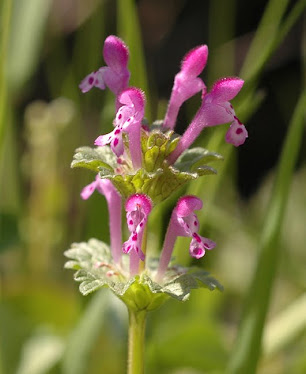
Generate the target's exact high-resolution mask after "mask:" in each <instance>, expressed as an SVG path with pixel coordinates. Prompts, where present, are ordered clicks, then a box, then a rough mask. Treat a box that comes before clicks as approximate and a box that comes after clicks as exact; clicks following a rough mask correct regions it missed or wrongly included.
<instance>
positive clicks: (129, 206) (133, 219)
mask: <svg viewBox="0 0 306 374" xmlns="http://www.w3.org/2000/svg"><path fill="white" fill-rule="evenodd" d="M125 210H126V212H127V213H126V221H127V225H128V229H129V231H130V233H131V235H130V237H129V239H128V240H127V241H126V242H124V243H123V247H122V250H123V252H124V253H130V252H135V253H137V255H138V258H135V257H134V259H132V258H131V259H130V268H131V273H134V274H136V273H137V272H138V264H139V259H140V260H142V261H144V260H145V254H144V253H143V251H142V249H141V247H142V237H143V233H144V229H145V226H146V223H147V220H148V215H149V214H150V212H151V210H152V202H151V200H150V198H149V197H148V196H146V195H143V194H135V195H132V196H130V197H129V198H128V200H127V202H126V204H125ZM132 260H133V263H132Z"/></svg>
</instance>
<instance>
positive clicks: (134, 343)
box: [128, 309, 147, 374]
mask: <svg viewBox="0 0 306 374" xmlns="http://www.w3.org/2000/svg"><path fill="white" fill-rule="evenodd" d="M146 315H147V312H146V311H145V310H140V311H134V310H131V309H129V352H128V374H143V373H144V347H145V325H146Z"/></svg>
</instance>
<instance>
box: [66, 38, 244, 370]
mask: <svg viewBox="0 0 306 374" xmlns="http://www.w3.org/2000/svg"><path fill="white" fill-rule="evenodd" d="M103 56H104V60H105V62H106V63H107V66H106V67H101V68H100V69H99V70H97V71H95V72H92V73H90V74H89V75H88V76H87V77H85V79H84V80H83V81H82V82H81V84H80V89H81V91H82V92H87V91H89V90H90V89H91V88H93V87H97V88H100V89H102V90H103V89H105V88H106V87H108V88H109V89H110V90H111V91H112V92H113V93H114V94H115V96H116V102H115V106H116V115H115V119H114V122H113V124H114V130H113V131H111V132H110V133H109V134H106V135H100V136H98V137H97V139H96V140H95V142H94V144H95V146H96V147H95V148H91V147H81V148H78V149H77V150H76V153H75V155H74V159H73V161H72V165H71V166H72V167H73V168H74V167H82V168H87V169H89V170H91V171H93V172H94V173H95V174H96V176H95V179H94V181H93V182H92V183H90V184H89V185H88V186H86V187H84V189H83V190H82V192H81V197H82V198H83V199H88V198H89V197H90V196H91V194H92V193H93V192H94V191H95V190H97V191H98V192H99V193H100V194H102V195H104V196H105V198H106V201H107V204H108V209H109V226H110V238H111V240H110V241H111V242H110V246H109V245H107V244H105V243H103V242H102V241H99V240H97V239H91V240H89V241H88V242H87V243H84V242H82V243H74V244H72V246H71V248H70V249H69V250H68V251H66V252H65V255H66V256H67V257H68V258H70V260H69V261H68V262H67V263H66V268H70V269H74V270H77V272H76V273H75V280H76V281H78V282H81V284H80V291H81V292H82V294H84V295H87V294H89V293H91V292H93V291H95V290H97V289H99V288H101V287H109V288H110V289H111V290H112V291H113V292H114V293H115V294H116V295H117V296H118V297H119V298H120V299H121V300H122V301H123V302H124V303H125V304H126V305H127V307H128V310H129V316H130V334H129V335H130V338H129V373H141V372H142V370H143V339H144V323H145V316H146V313H147V312H148V311H150V310H153V309H156V308H157V307H159V306H160V305H161V304H162V303H163V302H164V301H165V300H167V299H168V298H170V297H172V298H175V299H177V300H180V301H185V300H187V299H188V297H189V295H190V292H191V290H192V289H195V288H199V287H201V288H208V289H210V290H214V289H220V290H222V286H221V285H220V284H219V282H218V281H217V280H216V279H214V278H213V277H212V276H210V274H209V273H208V272H206V271H203V270H201V269H198V268H195V267H192V268H184V267H182V266H179V265H173V264H172V263H171V256H172V252H173V248H174V244H175V241H176V238H177V237H178V236H185V237H190V238H191V242H190V246H189V253H190V255H191V256H192V257H194V258H196V259H200V258H201V257H203V256H204V255H205V253H206V250H211V249H213V248H214V247H215V246H216V243H215V242H213V241H212V240H210V239H208V238H205V237H202V236H200V235H199V234H198V231H199V221H198V218H197V215H196V213H195V212H196V211H197V210H200V209H202V205H203V204H202V201H201V200H200V199H199V198H198V197H196V196H191V195H189V196H183V197H181V198H180V199H179V200H178V202H177V204H176V206H175V208H174V210H173V212H172V215H171V218H170V222H169V226H168V229H167V232H166V235H165V239H164V244H163V248H162V251H161V256H160V259H159V260H158V259H154V258H150V257H148V254H150V252H149V251H150V248H147V228H148V220H149V218H150V213H151V211H152V209H154V207H155V206H156V205H157V204H159V203H160V202H161V201H163V200H165V199H167V198H168V197H169V196H170V195H171V194H172V193H173V192H174V191H176V190H177V189H178V188H179V187H181V186H182V185H183V184H185V183H187V182H188V181H190V180H193V179H197V178H199V177H201V176H205V175H209V174H216V170H215V169H214V168H212V167H211V166H209V165H208V164H209V163H210V162H212V161H218V160H220V159H222V156H221V155H219V154H217V153H214V152H209V151H208V150H206V149H204V148H201V147H196V148H191V149H189V147H190V145H191V144H192V143H193V142H194V141H195V139H196V138H197V137H198V136H199V134H200V133H201V131H202V130H203V129H204V128H205V127H211V126H216V125H219V124H224V123H230V127H229V129H228V131H227V133H226V137H225V140H226V141H227V142H229V143H232V144H233V145H235V146H239V145H241V144H243V143H244V141H245V139H246V137H247V130H246V128H245V127H244V125H243V124H242V123H241V122H240V121H239V119H238V118H237V116H236V114H235V111H234V109H233V107H232V105H231V103H230V100H232V99H233V98H234V97H235V96H236V95H237V94H238V92H239V91H240V89H241V88H242V86H243V81H242V80H241V79H239V78H224V79H220V80H218V81H217V82H216V83H215V84H214V85H213V87H212V89H211V90H210V92H207V89H206V86H205V84H204V82H203V80H202V79H201V78H199V75H200V74H201V72H202V71H203V69H204V67H205V65H206V62H207V57H208V49H207V46H206V45H202V46H199V47H197V48H194V49H193V50H191V51H190V52H189V53H188V54H187V55H186V56H185V58H184V59H183V61H182V65H181V70H180V72H179V73H178V74H177V75H176V76H175V79H174V85H173V90H172V93H171V98H170V101H169V105H168V109H167V113H166V115H165V118H164V119H163V120H161V121H156V122H154V123H153V124H152V125H148V124H147V122H146V121H145V119H144V114H145V101H146V100H145V94H144V93H143V92H142V91H141V90H140V89H139V88H135V87H130V86H129V77H130V74H129V71H128V69H127V65H128V58H129V52H128V48H127V46H126V45H125V44H124V42H123V41H122V40H121V39H119V38H117V37H115V36H109V37H108V38H107V39H106V40H105V43H104V48H103ZM199 92H201V94H202V104H201V106H200V108H199V110H198V112H197V113H196V115H195V117H194V119H193V120H192V122H191V123H190V125H189V126H188V127H187V130H186V131H185V133H184V134H183V135H182V136H181V137H180V136H178V135H177V134H175V132H174V129H175V124H176V119H177V115H178V112H179V109H180V107H181V105H182V104H183V103H184V102H185V101H186V100H188V99H189V98H190V97H192V96H193V95H195V94H197V93H199ZM123 205H124V208H125V211H126V224H127V229H128V231H129V232H130V235H129V237H128V239H127V240H125V241H123V240H122V223H121V219H122V206H123Z"/></svg>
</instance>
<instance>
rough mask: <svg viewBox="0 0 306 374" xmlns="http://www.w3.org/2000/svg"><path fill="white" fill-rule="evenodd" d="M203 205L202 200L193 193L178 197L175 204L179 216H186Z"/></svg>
mask: <svg viewBox="0 0 306 374" xmlns="http://www.w3.org/2000/svg"><path fill="white" fill-rule="evenodd" d="M202 207H203V203H202V200H201V199H199V198H198V197H196V196H193V195H187V196H183V197H181V198H180V199H179V201H178V202H177V205H176V213H177V215H178V216H180V217H187V216H189V215H190V214H192V213H193V212H194V210H200V209H202Z"/></svg>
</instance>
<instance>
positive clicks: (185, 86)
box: [163, 45, 208, 129]
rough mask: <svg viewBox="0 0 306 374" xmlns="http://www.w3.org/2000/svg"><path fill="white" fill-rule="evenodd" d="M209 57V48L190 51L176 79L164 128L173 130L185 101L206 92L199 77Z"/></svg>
mask: <svg viewBox="0 0 306 374" xmlns="http://www.w3.org/2000/svg"><path fill="white" fill-rule="evenodd" d="M207 56H208V48H207V46H206V45H201V46H199V47H196V48H194V49H192V50H191V51H189V52H188V53H187V55H186V56H185V57H184V59H183V61H182V65H181V71H180V72H179V73H178V74H176V76H175V78H174V85H173V89H172V93H171V97H170V101H169V105H168V110H167V113H166V116H165V120H164V123H163V125H164V127H167V128H170V129H173V128H174V126H175V122H176V118H177V115H178V111H179V109H180V107H181V105H182V104H183V103H184V101H186V100H188V99H189V98H190V97H192V96H194V95H195V94H196V93H198V92H199V91H201V90H202V91H206V86H205V84H204V82H203V81H202V79H201V78H198V75H200V74H201V73H202V70H203V69H204V67H205V65H206V62H207Z"/></svg>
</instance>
